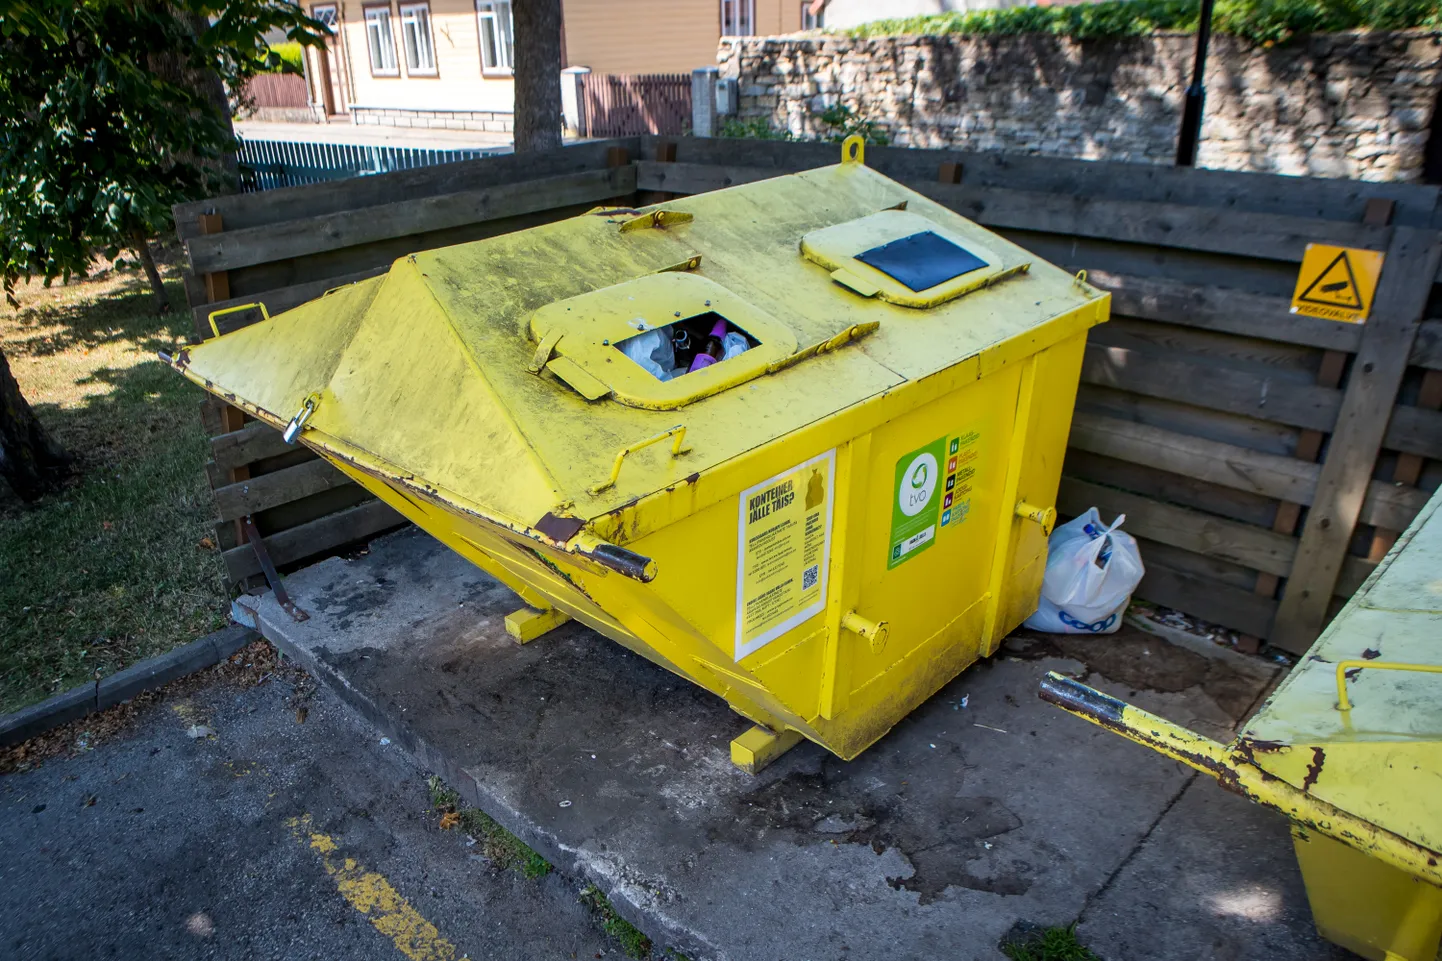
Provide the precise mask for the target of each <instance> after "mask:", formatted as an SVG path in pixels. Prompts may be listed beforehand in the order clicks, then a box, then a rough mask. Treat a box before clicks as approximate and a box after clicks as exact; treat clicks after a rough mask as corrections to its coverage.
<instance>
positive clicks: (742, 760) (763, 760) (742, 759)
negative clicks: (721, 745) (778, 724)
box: [731, 726, 801, 774]
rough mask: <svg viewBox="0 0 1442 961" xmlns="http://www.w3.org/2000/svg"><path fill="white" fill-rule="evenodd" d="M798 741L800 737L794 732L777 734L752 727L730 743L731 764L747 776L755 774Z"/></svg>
mask: <svg viewBox="0 0 1442 961" xmlns="http://www.w3.org/2000/svg"><path fill="white" fill-rule="evenodd" d="M800 741H801V735H800V734H799V733H798V732H796V731H782V732H781V733H780V734H777V733H776V732H775V731H768V730H767V729H766V728H764V727H759V726H758V727H753V728H752V729H751V730H749V731H747V732H746V733H745V734H743V735H741V736H740V737H738V738H736V740H734V741H732V742H731V763H732V764H734V765H736V766H737V767H739V768H740V769H741V770H743V771H745V772H746V773H747V774H755V773H757V772H758V771H760V770H761V769H762V768H764V767H765V766H766V765H768V764H770V763H771V762H772V761H774V760H776V759H777V758H778V757H780V756H781V755H783V754H785V753H786V752H787V751H789V750H791V749H792V748H793V747H795V746H796V745H797V744H798V743H799V742H800Z"/></svg>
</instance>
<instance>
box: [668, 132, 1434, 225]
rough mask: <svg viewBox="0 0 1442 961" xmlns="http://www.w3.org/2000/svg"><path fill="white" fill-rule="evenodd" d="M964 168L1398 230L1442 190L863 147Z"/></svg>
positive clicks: (810, 147) (1093, 190) (822, 151)
mask: <svg viewBox="0 0 1442 961" xmlns="http://www.w3.org/2000/svg"><path fill="white" fill-rule="evenodd" d="M839 157H840V151H839V149H838V148H837V146H836V145H835V144H828V143H795V142H777V141H763V140H734V139H725V138H712V139H704V138H695V137H685V138H682V139H681V140H679V141H677V152H676V159H677V160H678V161H681V162H683V163H689V164H694V165H697V166H703V165H715V164H728V165H736V166H754V167H765V168H771V169H773V170H805V169H809V168H811V167H820V166H824V165H827V164H834V163H836V162H837V160H838V159H839ZM948 162H950V163H957V164H960V165H961V166H962V167H963V169H964V171H965V172H964V175H963V178H962V181H963V183H967V184H971V185H974V186H988V187H990V186H995V187H1009V188H1013V189H1024V190H1038V191H1047V192H1054V193H1076V194H1084V195H1089V196H1096V197H1118V198H1123V199H1132V200H1145V201H1152V202H1159V203H1178V204H1191V205H1197V206H1212V207H1219V208H1223V209H1234V210H1244V211H1249V212H1255V213H1274V214H1288V215H1292V216H1298V217H1317V218H1322V219H1330V220H1343V221H1352V222H1359V221H1361V220H1362V217H1363V213H1364V210H1365V208H1366V203H1367V201H1368V200H1369V199H1372V198H1378V197H1385V198H1391V199H1393V200H1394V201H1395V202H1396V204H1397V212H1396V216H1395V219H1394V223H1399V224H1410V225H1418V226H1422V225H1426V224H1428V223H1430V222H1431V218H1432V216H1433V211H1434V210H1435V209H1436V207H1437V198H1438V188H1437V187H1432V186H1422V185H1417V184H1395V183H1394V184H1386V183H1373V182H1362V181H1355V180H1339V179H1328V178H1321V177H1279V176H1276V175H1274V174H1265V173H1247V172H1240V171H1224V170H1205V169H1197V168H1190V167H1173V166H1171V165H1161V164H1139V163H1124V162H1119V161H1097V160H1069V159H1062V158H1059V157H1043V156H1036V155H1030V154H1020V153H1002V152H1000V151H967V150H954V149H949V148H948V149H941V150H922V149H917V148H914V147H876V146H870V147H867V148H866V163H867V166H869V167H873V168H875V169H877V170H879V171H881V172H882V173H884V174H886V175H887V176H889V177H892V178H895V179H897V180H909V179H915V180H925V179H935V178H936V171H937V169H938V166H939V165H940V164H942V163H948Z"/></svg>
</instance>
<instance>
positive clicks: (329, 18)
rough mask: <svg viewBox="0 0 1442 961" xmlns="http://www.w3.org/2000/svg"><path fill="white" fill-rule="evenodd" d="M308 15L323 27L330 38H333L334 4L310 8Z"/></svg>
mask: <svg viewBox="0 0 1442 961" xmlns="http://www.w3.org/2000/svg"><path fill="white" fill-rule="evenodd" d="M310 15H311V16H312V17H314V18H315V19H316V20H319V21H320V22H321V23H322V24H324V25H325V28H326V30H328V31H330V34H331V36H335V25H336V19H337V18H336V10H335V4H333V3H327V4H321V5H319V6H314V7H311V8H310Z"/></svg>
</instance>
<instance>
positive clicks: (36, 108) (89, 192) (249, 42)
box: [0, 0, 325, 499]
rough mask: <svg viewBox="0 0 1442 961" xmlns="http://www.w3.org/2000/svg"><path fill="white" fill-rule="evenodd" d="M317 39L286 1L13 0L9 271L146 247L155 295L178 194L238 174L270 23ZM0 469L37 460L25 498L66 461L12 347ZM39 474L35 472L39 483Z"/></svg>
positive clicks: (6, 92) (3, 163) (58, 271)
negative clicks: (21, 376) (239, 144)
mask: <svg viewBox="0 0 1442 961" xmlns="http://www.w3.org/2000/svg"><path fill="white" fill-rule="evenodd" d="M277 28H279V29H282V30H284V31H285V32H286V35H287V37H288V38H289V39H291V40H294V41H299V42H300V43H304V44H311V45H314V44H318V43H320V42H321V41H322V39H323V37H324V34H325V27H323V26H322V25H321V24H320V23H319V22H317V21H315V20H312V19H311V18H310V17H307V16H306V15H305V14H304V13H302V12H301V10H300V8H299V7H298V6H295V5H293V4H291V3H289V2H286V0H230V2H216V0H0V282H3V287H4V290H5V296H6V299H7V300H8V301H9V302H10V303H11V304H16V297H15V292H16V287H17V285H18V284H19V283H20V282H21V281H22V280H23V281H26V282H28V281H29V280H31V279H32V278H34V277H36V276H39V277H41V278H42V279H43V280H44V282H45V283H46V284H47V285H48V284H50V282H52V281H53V280H55V279H56V278H59V279H61V280H63V281H68V280H69V279H70V278H71V277H74V276H82V277H83V276H85V275H86V274H87V273H88V272H89V271H90V269H91V268H92V266H93V265H94V264H95V262H96V260H97V259H98V258H100V257H105V258H107V259H111V260H113V259H115V258H117V257H118V256H119V255H120V252H121V251H122V250H126V249H129V250H133V251H135V255H136V257H137V259H138V260H139V261H140V262H141V264H142V265H144V267H145V270H146V275H147V279H148V280H149V282H150V284H151V287H152V289H153V290H154V292H155V296H156V301H157V307H158V308H159V309H165V308H166V307H167V305H168V302H167V300H166V297H165V288H164V285H163V284H162V282H161V277H160V272H159V271H158V270H157V269H156V267H155V263H154V258H153V257H152V255H151V251H150V242H151V238H153V237H155V236H156V235H157V234H158V233H160V232H161V231H164V230H168V229H169V228H170V208H171V207H172V206H173V205H174V204H177V203H180V202H182V201H186V200H195V199H198V198H201V197H205V196H209V195H212V194H214V193H217V192H222V191H226V190H228V189H230V187H231V186H232V185H231V183H230V182H229V181H230V179H231V178H232V177H233V171H234V167H235V164H234V154H235V147H236V143H235V135H234V132H233V130H232V128H231V123H230V111H229V105H228V101H227V91H229V92H230V94H231V96H232V97H233V96H235V95H236V92H238V91H241V90H243V89H244V85H245V82H246V81H247V80H248V79H250V77H252V76H254V75H255V74H256V73H257V72H259V71H260V70H262V69H264V68H265V67H266V66H267V65H268V59H269V58H270V57H272V56H273V55H272V54H271V53H270V52H269V48H268V47H267V45H266V43H265V41H264V39H263V38H264V35H265V33H266V32H267V31H269V30H272V29H277ZM0 368H3V376H0V388H4V390H3V396H0V468H4V470H3V473H4V474H5V476H7V478H9V479H10V480H11V482H12V484H13V483H15V478H14V477H11V476H10V474H11V472H10V467H11V466H12V465H21V464H31V465H35V469H34V470H28V471H27V473H26V476H27V477H29V478H31V480H30V481H24V482H22V486H23V487H24V488H25V489H24V490H21V489H20V488H19V487H17V491H18V492H19V493H20V494H21V496H22V497H25V498H26V499H34V498H35V497H38V496H40V494H41V493H43V492H44V490H46V489H50V488H53V486H54V484H55V483H57V480H56V478H57V477H59V476H63V473H64V471H65V469H66V468H67V466H68V464H67V461H66V459H65V458H64V455H63V453H61V452H60V449H59V448H58V447H56V446H55V445H54V443H53V442H51V441H50V440H49V438H48V437H46V436H44V431H43V429H41V428H40V426H39V422H38V421H36V420H35V418H34V413H33V412H32V411H30V408H29V405H28V404H26V403H25V401H24V398H23V397H21V396H20V393H19V389H18V386H15V385H14V380H13V378H12V377H10V376H9V369H8V366H5V365H4V364H3V361H0ZM32 481H33V482H32Z"/></svg>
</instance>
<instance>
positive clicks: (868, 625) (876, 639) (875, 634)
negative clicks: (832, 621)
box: [841, 611, 891, 654]
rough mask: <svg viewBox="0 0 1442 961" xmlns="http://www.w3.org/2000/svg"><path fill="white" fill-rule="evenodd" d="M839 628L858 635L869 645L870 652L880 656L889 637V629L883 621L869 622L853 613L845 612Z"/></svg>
mask: <svg viewBox="0 0 1442 961" xmlns="http://www.w3.org/2000/svg"><path fill="white" fill-rule="evenodd" d="M841 626H842V627H844V628H846V629H847V630H848V631H851V632H852V633H853V634H860V635H861V636H862V637H864V638H866V640H867V641H868V642H869V643H870V644H871V651H872V653H874V654H880V653H881V651H882V649H883V648H884V647H886V639H887V638H888V637H889V636H891V628H890V627H888V626H887V623H886V622H885V621H869V620H867V619H866V618H864V617H862V616H861V615H860V614H858V613H856V612H855V611H847V612H846V614H845V615H843V616H842V618H841Z"/></svg>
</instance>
